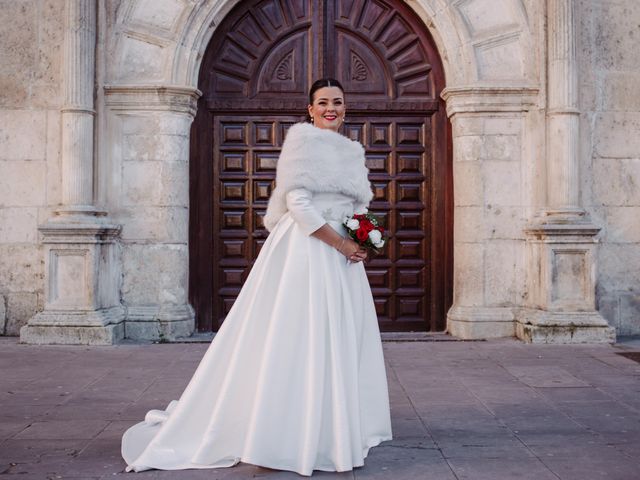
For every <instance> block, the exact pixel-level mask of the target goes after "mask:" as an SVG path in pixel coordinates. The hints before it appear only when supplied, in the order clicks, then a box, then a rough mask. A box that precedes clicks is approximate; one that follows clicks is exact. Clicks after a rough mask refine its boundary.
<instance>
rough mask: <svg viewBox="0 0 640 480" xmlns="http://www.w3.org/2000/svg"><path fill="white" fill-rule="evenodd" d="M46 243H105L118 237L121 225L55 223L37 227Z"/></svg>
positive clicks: (51, 222)
mask: <svg viewBox="0 0 640 480" xmlns="http://www.w3.org/2000/svg"><path fill="white" fill-rule="evenodd" d="M38 230H39V231H40V233H41V234H42V236H43V240H44V242H46V243H80V242H81V243H106V242H113V241H114V240H115V239H117V238H118V237H119V236H120V232H121V230H122V226H121V225H112V224H99V223H55V222H54V221H50V222H49V223H45V224H43V225H40V226H39V227H38Z"/></svg>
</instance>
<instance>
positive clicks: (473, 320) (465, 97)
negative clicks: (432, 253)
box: [442, 86, 538, 339]
mask: <svg viewBox="0 0 640 480" xmlns="http://www.w3.org/2000/svg"><path fill="white" fill-rule="evenodd" d="M442 97H443V99H444V100H445V101H446V102H447V114H448V115H449V117H450V118H451V123H452V130H453V131H452V133H453V152H454V153H453V154H454V158H453V172H454V174H453V178H454V202H455V205H454V214H453V216H454V223H455V227H454V254H453V258H454V292H453V305H452V307H451V309H450V310H449V312H448V314H447V331H448V332H449V333H450V334H452V335H454V336H456V337H460V338H465V339H473V338H493V337H508V336H513V335H514V334H515V330H514V320H515V314H514V310H515V308H514V307H515V306H516V299H517V287H515V285H516V284H517V278H518V276H520V269H521V266H520V265H519V258H520V256H521V255H520V254H519V251H520V250H522V249H523V248H522V245H523V243H524V242H523V239H522V238H521V232H522V228H523V227H524V208H523V206H522V205H521V204H520V201H519V192H520V191H521V190H522V185H521V178H520V177H521V176H520V173H519V172H520V169H521V164H522V159H521V142H522V135H521V132H522V129H523V118H524V114H525V112H527V111H528V110H530V109H531V108H533V107H534V106H535V104H536V102H537V98H538V90H537V88H533V87H529V86H521V87H515V86H514V87H455V88H447V89H445V91H444V92H443V94H442ZM514 192H515V193H514ZM507 217H509V220H508V221H506V220H504V218H507ZM514 225H515V226H514ZM518 225H519V228H518ZM505 226H506V228H505Z"/></svg>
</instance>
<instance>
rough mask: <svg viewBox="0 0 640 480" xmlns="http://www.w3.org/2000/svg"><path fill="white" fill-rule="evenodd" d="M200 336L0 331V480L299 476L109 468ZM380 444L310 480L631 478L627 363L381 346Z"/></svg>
mask: <svg viewBox="0 0 640 480" xmlns="http://www.w3.org/2000/svg"><path fill="white" fill-rule="evenodd" d="M206 347H207V345H206V344H171V345H167V344H165V345H120V346H116V347H33V346H25V345H19V344H17V342H16V340H15V339H8V338H2V339H0V480H10V479H20V480H31V479H34V480H35V479H37V480H44V479H49V478H55V479H67V478H69V479H71V478H75V479H111V478H116V477H117V478H121V477H123V476H124V478H130V479H135V480H137V479H140V480H142V479H185V480H186V479H208V480H212V479H219V478H220V479H221V478H224V479H246V478H266V479H281V478H283V479H284V478H291V479H294V478H302V477H299V476H298V475H297V474H294V473H289V472H278V471H274V470H269V469H265V468H259V467H255V466H252V465H246V464H240V465H237V466H236V467H233V468H229V469H220V470H206V471H192V470H189V471H182V472H160V471H151V472H144V473H140V474H125V473H123V469H124V466H125V465H124V463H123V461H122V460H121V458H120V454H119V449H120V437H121V435H122V432H123V431H124V430H125V428H127V427H128V426H129V425H131V424H133V423H135V422H137V421H140V420H141V419H142V418H143V416H144V414H145V413H146V411H147V410H149V409H152V408H158V407H164V406H165V405H166V404H167V403H168V402H169V401H170V400H172V399H174V398H177V397H178V396H179V394H180V392H181V391H182V389H183V388H184V386H185V383H186V382H187V381H188V379H189V378H190V377H191V374H192V372H193V371H194V369H195V367H196V365H197V362H198V360H199V359H200V358H201V356H202V354H203V352H204V350H205V349H206ZM384 349H385V355H386V359H387V366H388V378H389V388H390V396H391V403H392V418H393V429H394V437H395V438H394V440H393V441H391V442H386V443H384V444H382V445H381V446H379V447H376V448H373V449H372V450H371V451H370V453H369V457H368V458H367V459H366V461H365V466H364V467H361V468H357V469H356V470H355V471H353V472H346V473H343V474H328V473H323V472H320V473H317V474H314V478H316V477H321V478H351V479H353V478H356V479H360V478H367V479H369V478H372V479H373V478H376V479H394V480H409V479H411V480H413V479H434V480H448V479H472V480H482V479H487V480H503V479H505V480H510V479H532V480H546V479H554V480H557V479H563V480H565V479H566V480H569V479H576V480H578V479H579V480H591V479H603V478H607V479H609V480H615V479H620V480H636V479H640V364H639V363H636V362H634V361H632V360H629V359H627V358H625V357H623V356H621V355H619V353H620V352H631V351H638V352H640V342H635V343H634V342H629V343H624V344H619V345H616V346H614V347H610V346H551V345H538V346H532V345H526V344H522V343H520V342H518V341H516V340H498V341H489V342H451V341H438V342H433V341H432V342H385V344H384Z"/></svg>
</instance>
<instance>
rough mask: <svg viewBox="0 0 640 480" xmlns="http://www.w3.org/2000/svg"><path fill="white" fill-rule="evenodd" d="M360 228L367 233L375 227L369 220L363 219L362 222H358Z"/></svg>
mask: <svg viewBox="0 0 640 480" xmlns="http://www.w3.org/2000/svg"><path fill="white" fill-rule="evenodd" d="M360 228H364V229H365V230H366V232H367V233H369V232H370V231H371V230H373V229H374V228H375V227H374V226H373V223H371V220H369V219H367V218H365V219H364V220H362V221H361V222H360Z"/></svg>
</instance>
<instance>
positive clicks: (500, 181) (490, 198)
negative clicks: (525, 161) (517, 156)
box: [482, 160, 523, 207]
mask: <svg viewBox="0 0 640 480" xmlns="http://www.w3.org/2000/svg"><path fill="white" fill-rule="evenodd" d="M482 177H483V179H484V185H485V187H484V198H485V202H486V203H487V204H488V205H492V206H494V207H496V206H516V205H522V203H523V199H522V198H521V195H522V180H521V172H520V163H519V162H504V161H489V160H487V161H484V162H482Z"/></svg>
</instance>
